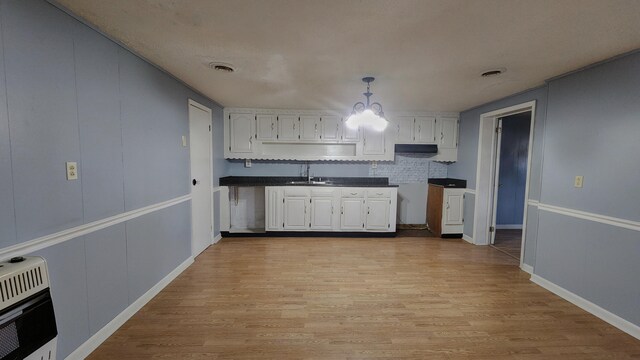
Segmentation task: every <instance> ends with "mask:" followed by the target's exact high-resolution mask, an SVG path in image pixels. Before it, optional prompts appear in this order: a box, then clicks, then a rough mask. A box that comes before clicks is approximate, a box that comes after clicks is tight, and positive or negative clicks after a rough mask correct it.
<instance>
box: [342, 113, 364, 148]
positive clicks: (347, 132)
mask: <svg viewBox="0 0 640 360" xmlns="http://www.w3.org/2000/svg"><path fill="white" fill-rule="evenodd" d="M345 121H347V119H346V118H343V119H342V136H341V140H342V141H343V142H358V141H359V140H360V130H358V129H352V128H350V127H348V126H347V125H346V124H345Z"/></svg>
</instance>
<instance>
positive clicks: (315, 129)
mask: <svg viewBox="0 0 640 360" xmlns="http://www.w3.org/2000/svg"><path fill="white" fill-rule="evenodd" d="M320 125H321V124H320V117H319V116H313V115H304V116H300V140H304V141H313V140H319V139H320V132H321V130H322V129H321V128H320Z"/></svg>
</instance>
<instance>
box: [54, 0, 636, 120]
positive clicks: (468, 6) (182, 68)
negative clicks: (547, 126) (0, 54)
mask: <svg viewBox="0 0 640 360" xmlns="http://www.w3.org/2000/svg"><path fill="white" fill-rule="evenodd" d="M58 2H59V3H60V4H61V5H62V6H63V7H66V8H67V9H69V10H70V11H71V12H73V13H75V14H76V15H78V16H79V17H81V18H83V19H85V20H86V21H87V22H89V23H91V24H93V25H94V26H95V27H97V28H98V29H100V30H101V31H103V32H104V33H106V34H108V35H109V36H111V37H112V38H113V39H116V40H118V41H120V42H122V43H123V44H125V45H126V46H128V47H129V48H130V49H132V50H133V51H135V52H137V53H138V54H140V55H142V56H143V57H145V58H146V59H148V60H150V61H151V62H153V63H155V64H157V65H158V66H160V67H162V68H164V69H165V70H166V71H168V72H169V73H171V74H173V75H174V76H176V77H178V78H180V79H181V80H183V81H184V82H185V83H187V84H189V85H190V86H192V87H193V88H195V89H197V90H199V91H200V92H202V93H203V94H205V95H207V96H209V97H210V98H211V99H213V100H215V101H217V102H219V103H220V104H221V105H223V106H234V107H265V108H293V109H327V108H329V109H345V111H348V110H350V108H351V106H352V105H353V103H354V102H356V101H360V100H362V99H363V97H362V95H361V93H362V92H364V90H365V88H364V85H363V84H362V82H361V81H360V79H361V78H362V77H363V76H365V75H372V76H375V77H376V81H375V82H374V83H373V84H372V92H373V93H374V95H373V97H372V100H374V101H379V102H381V103H382V105H383V106H384V107H385V110H431V111H461V110H465V109H468V108H470V107H473V106H476V105H480V104H483V103H485V102H488V101H491V100H495V99H498V98H501V97H504V96H507V95H510V94H513V93H516V92H519V91H523V90H526V89H529V88H532V87H535V86H538V85H541V84H543V82H544V80H545V79H548V78H550V77H553V76H557V75H560V74H563V73H565V72H568V71H571V70H574V69H577V68H580V67H582V66H586V65H588V64H591V63H594V62H597V61H600V60H603V59H606V58H609V57H611V56H614V55H617V54H621V53H624V52H628V51H630V50H633V49H637V48H640V1H638V0H627V1H624V0H605V1H603V0H520V1H518V0H441V1H434V0H396V1H393V0H234V1H231V0H144V1H142V0H136V1H131V0H108V1H105V0H58ZM212 61H219V62H225V63H231V64H233V65H234V66H235V67H236V69H237V71H236V72H234V73H222V72H218V71H213V70H211V69H209V68H208V67H207V64H208V63H209V62H212ZM496 67H499V68H506V69H507V72H506V73H505V74H503V75H501V76H499V77H495V78H481V77H480V73H482V72H483V71H484V70H487V69H491V68H496Z"/></svg>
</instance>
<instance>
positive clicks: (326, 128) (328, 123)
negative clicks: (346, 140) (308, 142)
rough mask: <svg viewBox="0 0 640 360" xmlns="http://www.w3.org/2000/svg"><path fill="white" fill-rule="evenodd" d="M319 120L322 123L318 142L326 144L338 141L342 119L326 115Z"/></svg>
mask: <svg viewBox="0 0 640 360" xmlns="http://www.w3.org/2000/svg"><path fill="white" fill-rule="evenodd" d="M320 120H321V123H322V133H321V134H320V140H322V141H326V142H336V141H338V140H340V125H341V124H342V119H341V118H340V117H339V116H335V115H328V116H322V118H321V119H320Z"/></svg>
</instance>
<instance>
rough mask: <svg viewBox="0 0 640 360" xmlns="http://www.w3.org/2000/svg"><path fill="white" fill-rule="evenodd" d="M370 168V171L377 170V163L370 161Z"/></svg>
mask: <svg viewBox="0 0 640 360" xmlns="http://www.w3.org/2000/svg"><path fill="white" fill-rule="evenodd" d="M371 168H372V169H377V168H378V162H377V161H372V162H371Z"/></svg>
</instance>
